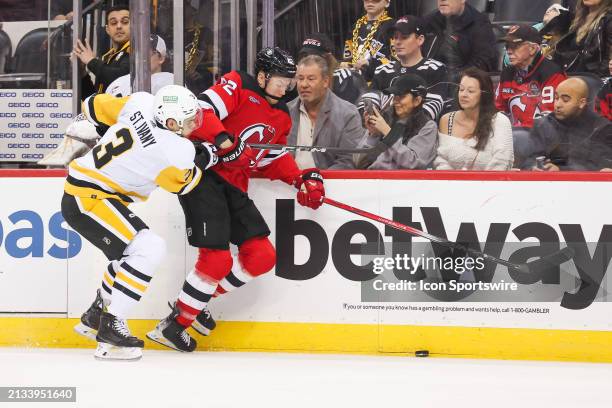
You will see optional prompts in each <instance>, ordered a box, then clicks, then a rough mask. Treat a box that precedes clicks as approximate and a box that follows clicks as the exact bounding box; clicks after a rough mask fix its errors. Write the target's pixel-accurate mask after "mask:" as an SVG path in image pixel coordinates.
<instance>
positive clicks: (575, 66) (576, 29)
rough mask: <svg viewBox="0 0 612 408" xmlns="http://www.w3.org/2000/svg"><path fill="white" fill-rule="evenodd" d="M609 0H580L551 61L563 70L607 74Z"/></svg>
mask: <svg viewBox="0 0 612 408" xmlns="http://www.w3.org/2000/svg"><path fill="white" fill-rule="evenodd" d="M611 51H612V0H580V1H579V2H578V3H577V4H576V16H575V17H574V21H573V22H572V25H571V27H570V32H569V33H567V35H565V36H563V38H561V39H560V40H559V42H558V43H557V47H556V51H555V56H554V57H555V60H556V61H557V62H558V63H559V64H560V65H562V66H563V68H564V69H565V70H566V71H567V72H590V73H592V74H595V75H597V76H599V77H601V78H603V77H606V76H607V75H608V61H609V60H610V56H611V55H612V52H611Z"/></svg>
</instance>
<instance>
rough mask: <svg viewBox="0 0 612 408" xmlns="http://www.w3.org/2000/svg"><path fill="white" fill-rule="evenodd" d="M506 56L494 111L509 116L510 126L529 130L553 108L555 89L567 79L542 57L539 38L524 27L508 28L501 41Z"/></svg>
mask: <svg viewBox="0 0 612 408" xmlns="http://www.w3.org/2000/svg"><path fill="white" fill-rule="evenodd" d="M503 40H504V41H505V42H506V50H507V51H508V56H509V57H510V66H508V67H504V69H503V70H502V72H501V76H500V82H499V85H498V87H497V91H496V95H497V99H496V101H495V103H496V105H497V109H498V110H500V111H502V112H506V113H507V114H509V115H510V119H511V121H512V126H517V127H531V126H533V120H534V119H535V118H536V117H538V116H539V115H541V114H543V113H545V112H550V111H552V110H553V106H554V96H555V88H556V87H557V85H558V84H559V83H560V82H561V81H563V80H564V79H566V78H567V76H566V75H565V73H564V72H563V70H562V69H561V67H559V66H558V65H557V64H555V63H554V62H552V61H549V60H548V59H546V57H544V55H542V51H541V47H540V43H541V42H542V36H541V35H540V33H539V32H538V30H536V29H535V28H533V27H531V26H530V25H527V24H521V25H516V26H512V27H511V28H510V30H509V31H508V34H507V35H506V37H504V39H503Z"/></svg>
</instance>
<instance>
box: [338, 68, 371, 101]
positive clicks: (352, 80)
mask: <svg viewBox="0 0 612 408" xmlns="http://www.w3.org/2000/svg"><path fill="white" fill-rule="evenodd" d="M367 90H368V83H367V82H366V80H365V78H364V77H363V76H362V75H361V74H360V73H359V72H357V71H354V70H352V69H348V68H338V69H337V70H335V71H334V82H333V84H332V91H333V92H334V94H336V96H338V97H340V98H342V99H344V100H345V101H347V102H350V103H352V104H355V103H357V100H358V99H359V97H360V96H361V94H363V93H364V92H366V91H367Z"/></svg>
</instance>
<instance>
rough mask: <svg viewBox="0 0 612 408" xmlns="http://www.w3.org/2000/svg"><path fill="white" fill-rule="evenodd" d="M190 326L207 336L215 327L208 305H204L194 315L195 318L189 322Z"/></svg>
mask: <svg viewBox="0 0 612 408" xmlns="http://www.w3.org/2000/svg"><path fill="white" fill-rule="evenodd" d="M191 327H193V329H194V330H195V331H197V332H198V333H200V334H201V335H202V336H209V335H210V332H212V331H213V330H215V327H217V322H215V319H213V317H212V315H211V314H210V310H208V306H206V307H205V308H204V309H203V310H202V311H201V312H200V314H199V315H198V316H197V317H196V319H195V320H194V321H193V323H192V324H191Z"/></svg>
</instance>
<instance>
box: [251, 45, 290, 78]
mask: <svg viewBox="0 0 612 408" xmlns="http://www.w3.org/2000/svg"><path fill="white" fill-rule="evenodd" d="M260 71H263V72H265V73H266V76H267V77H269V76H271V75H278V76H282V77H286V78H293V77H294V76H295V73H296V71H297V69H296V66H295V61H294V60H293V57H292V56H291V55H289V53H288V52H286V51H284V50H282V49H280V48H278V47H274V48H271V47H266V48H263V49H262V50H261V51H259V52H258V53H257V58H256V60H255V74H257V73H258V72H260Z"/></svg>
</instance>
